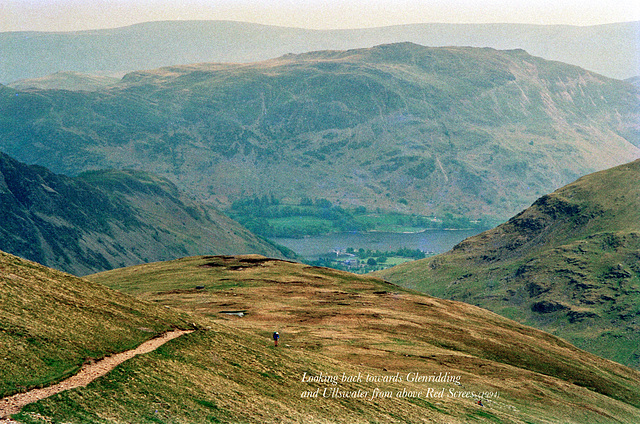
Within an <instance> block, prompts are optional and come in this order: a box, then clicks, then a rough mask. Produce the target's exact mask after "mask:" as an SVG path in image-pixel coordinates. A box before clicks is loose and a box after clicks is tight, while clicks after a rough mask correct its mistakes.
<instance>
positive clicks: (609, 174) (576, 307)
mask: <svg viewBox="0 0 640 424" xmlns="http://www.w3.org/2000/svg"><path fill="white" fill-rule="evenodd" d="M639 183H640V161H635V162H632V163H629V164H627V165H623V166H619V167H616V168H613V169H610V170H606V171H602V172H599V173H595V174H592V175H589V176H586V177H583V178H581V179H579V180H578V181H576V182H575V183H573V184H570V185H568V186H566V187H564V188H562V189H560V190H558V191H556V192H554V193H552V194H550V195H548V196H544V197H542V198H541V199H539V200H538V201H536V202H535V203H534V204H533V206H531V207H530V208H529V209H527V210H526V211H524V212H522V213H521V214H519V215H517V216H516V217H514V218H513V219H511V220H510V221H509V222H507V223H505V224H503V225H501V226H499V227H497V228H495V229H493V230H490V231H487V232H485V233H483V234H480V235H478V236H475V237H471V238H469V239H467V240H465V241H464V242H462V243H460V244H459V245H458V246H456V247H455V248H454V249H453V250H452V251H450V252H448V253H446V254H443V255H439V256H436V257H433V258H429V259H426V260H423V261H418V262H415V263H410V264H403V265H401V266H398V267H394V268H391V269H389V270H386V271H382V272H380V274H379V275H380V276H382V277H384V278H385V279H388V280H390V281H393V282H395V283H397V284H400V285H402V286H405V287H411V288H414V289H418V290H421V291H425V292H427V293H430V294H432V295H435V296H439V297H445V298H452V299H457V300H462V301H465V302H469V303H472V304H478V305H480V306H482V307H485V308H488V309H490V310H493V311H495V312H497V313H500V314H502V315H505V316H507V317H510V318H513V319H516V320H518V321H520V322H524V323H527V324H529V325H534V326H536V327H538V328H542V329H545V330H547V331H550V332H552V333H554V334H556V335H559V336H561V337H563V338H565V339H567V340H569V341H571V342H573V343H575V344H576V345H578V346H580V347H583V348H584V349H586V350H589V351H591V352H594V353H596V354H599V355H602V356H605V357H608V358H610V359H613V360H616V361H619V362H621V363H624V364H627V365H631V366H634V367H636V368H639V367H640V306H639V305H640V268H639V267H638V260H639V259H640V257H639V256H638V252H639V251H640V191H639V187H640V184H639Z"/></svg>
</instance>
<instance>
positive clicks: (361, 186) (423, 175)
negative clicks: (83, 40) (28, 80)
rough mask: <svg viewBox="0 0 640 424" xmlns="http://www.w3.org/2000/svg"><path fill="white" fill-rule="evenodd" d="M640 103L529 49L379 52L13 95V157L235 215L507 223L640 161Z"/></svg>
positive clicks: (184, 69)
mask: <svg viewBox="0 0 640 424" xmlns="http://www.w3.org/2000/svg"><path fill="white" fill-rule="evenodd" d="M639 116H640V92H639V90H638V88H637V87H635V86H633V85H632V84H629V83H626V82H622V81H617V80H611V79H608V78H604V77H602V76H599V75H596V74H593V73H591V72H587V71H585V70H583V69H580V68H576V67H573V66H569V65H565V64H561V63H557V62H548V61H545V60H542V59H539V58H536V57H533V56H530V55H528V54H527V53H526V52H524V51H522V50H512V51H496V50H492V49H475V48H427V47H422V46H418V45H415V44H409V43H404V44H394V45H384V46H378V47H375V48H371V49H363V50H350V51H324V52H316V53H309V54H304V55H298V56H296V55H288V56H284V57H282V58H280V59H277V60H272V61H268V62H261V63H255V64H245V65H238V64H235V65H234V64H227V65H223V64H199V65H191V66H180V67H172V68H163V69H159V70H154V71H145V72H135V73H131V74H129V75H127V76H126V77H125V78H123V80H122V81H121V83H120V84H119V85H118V86H117V87H114V88H112V89H108V90H102V91H99V92H93V93H87V92H69V91H61V90H36V89H33V90H27V91H16V90H13V89H10V88H6V87H4V88H0V147H1V148H3V149H5V151H7V152H8V153H9V154H11V155H13V156H14V157H17V158H18V159H20V160H23V161H25V162H28V163H38V164H40V165H44V166H47V167H50V168H51V169H52V170H54V171H56V172H63V173H72V174H73V173H78V172H81V171H84V170H87V169H94V168H128V167H131V168H134V169H144V170H150V171H153V172H158V173H160V174H162V175H165V176H171V178H172V179H173V180H174V181H177V182H178V184H179V185H180V187H181V188H186V189H188V190H189V191H190V192H192V193H196V194H198V195H200V197H201V198H203V199H207V200H217V201H218V202H220V204H222V205H227V204H229V202H231V201H234V200H236V199H238V198H241V197H245V196H253V195H258V196H262V195H275V196H278V197H284V198H289V199H293V200H299V199H300V198H301V197H311V198H313V197H316V198H327V199H329V200H330V201H331V202H333V203H334V204H338V205H342V206H345V205H347V206H348V205H364V206H367V207H373V208H376V207H381V208H383V209H393V210H395V209H400V210H405V211H411V212H417V213H425V214H429V213H437V214H442V213H444V212H451V213H454V214H461V215H467V216H480V215H483V214H485V215H491V216H493V217H499V218H504V219H506V218H508V217H509V216H511V215H513V214H515V213H516V212H518V211H520V210H522V208H524V207H525V206H526V205H528V204H530V203H531V202H532V201H533V200H535V198H537V197H539V196H540V195H542V194H544V193H548V192H550V191H552V190H555V189H556V188H558V187H560V186H562V185H564V184H567V183H569V182H570V181H573V180H575V178H577V177H579V176H581V175H584V174H586V173H589V172H593V171H596V170H600V169H605V168H608V167H611V166H615V165H618V164H621V163H624V162H628V161H629V160H633V159H635V158H637V157H638V156H639V155H640V153H639V152H640V151H639V149H638V145H639V143H640V141H639V140H640V135H639V134H640V127H639V125H640V124H639V122H640V120H639Z"/></svg>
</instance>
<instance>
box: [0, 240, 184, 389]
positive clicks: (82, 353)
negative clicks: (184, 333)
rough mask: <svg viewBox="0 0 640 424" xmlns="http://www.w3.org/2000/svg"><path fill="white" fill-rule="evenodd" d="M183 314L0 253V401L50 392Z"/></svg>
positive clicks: (177, 320) (181, 319) (181, 318)
mask: <svg viewBox="0 0 640 424" xmlns="http://www.w3.org/2000/svg"><path fill="white" fill-rule="evenodd" d="M185 318H186V314H181V313H178V312H176V311H171V310H168V309H166V308H162V307H159V306H157V305H153V304H151V303H146V302H141V301H139V300H136V299H134V298H133V297H131V296H127V295H124V294H122V293H119V292H116V291H114V290H110V289H107V288H106V287H104V286H101V285H99V284H94V283H89V282H87V281H86V280H82V279H80V278H77V277H73V276H71V275H69V274H64V273H62V272H59V271H55V270H53V269H50V268H45V267H44V266H42V265H39V264H36V263H34V262H29V261H26V260H24V259H20V258H18V257H16V256H13V255H9V254H6V253H4V252H0V346H2V348H1V349H0V350H1V351H2V354H0V370H1V371H0V397H4V396H7V395H10V394H13V393H18V392H23V391H25V390H27V389H30V388H33V387H41V386H48V385H51V384H52V383H54V382H57V381H59V380H61V379H63V378H65V377H68V376H70V375H72V374H74V373H76V372H77V371H78V370H79V369H80V367H81V366H82V365H83V363H85V361H88V360H91V359H99V358H102V357H104V356H106V355H110V354H112V353H116V352H121V351H124V350H127V349H131V348H133V347H135V346H137V345H139V344H140V343H142V342H143V341H145V340H147V339H150V338H152V337H153V336H155V335H158V334H159V333H162V332H164V331H167V330H169V329H171V328H176V327H178V328H190V327H189V324H187V323H188V322H189V321H187V319H185Z"/></svg>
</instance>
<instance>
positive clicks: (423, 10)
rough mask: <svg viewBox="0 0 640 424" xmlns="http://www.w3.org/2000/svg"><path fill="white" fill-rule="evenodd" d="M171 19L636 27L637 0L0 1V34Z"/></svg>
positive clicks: (308, 23)
mask: <svg viewBox="0 0 640 424" xmlns="http://www.w3.org/2000/svg"><path fill="white" fill-rule="evenodd" d="M174 19H176V20H177V19H182V20H185V19H224V20H235V21H247V22H256V23H264V24H270V25H281V26H295V27H303V28H317V29H327V28H363V27H372V26H384V25H394V24H404V23H426V22H445V23H492V22H493V23H496V22H500V23H532V24H569V25H597V24H603V23H612V22H627V21H640V1H639V0H0V31H23V30H38V31H72V30H82V29H96V28H110V27H118V26H125V25H130V24H134V23H138V22H146V21H156V20H174Z"/></svg>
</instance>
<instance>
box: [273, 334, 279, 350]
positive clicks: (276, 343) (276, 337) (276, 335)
mask: <svg viewBox="0 0 640 424" xmlns="http://www.w3.org/2000/svg"><path fill="white" fill-rule="evenodd" d="M279 339H280V333H278V332H277V331H276V332H275V333H273V342H274V343H275V345H276V347H278V340H279Z"/></svg>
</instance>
